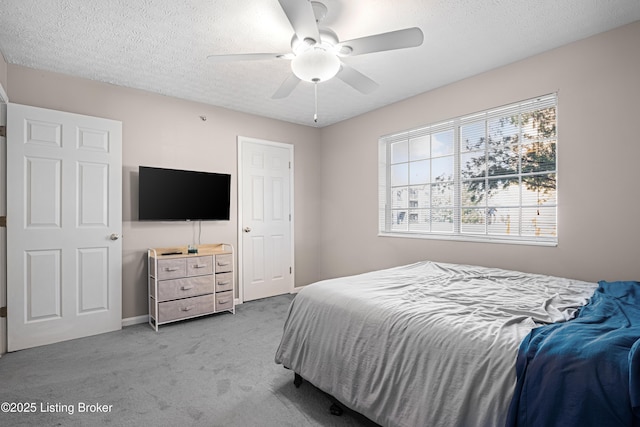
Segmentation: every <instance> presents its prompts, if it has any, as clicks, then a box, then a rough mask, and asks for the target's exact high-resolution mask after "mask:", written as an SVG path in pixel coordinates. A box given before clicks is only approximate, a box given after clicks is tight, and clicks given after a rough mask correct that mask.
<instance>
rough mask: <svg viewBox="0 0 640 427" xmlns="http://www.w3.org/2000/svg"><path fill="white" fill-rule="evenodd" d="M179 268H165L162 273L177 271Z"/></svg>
mask: <svg viewBox="0 0 640 427" xmlns="http://www.w3.org/2000/svg"><path fill="white" fill-rule="evenodd" d="M178 270H180V267H165V268H164V271H178Z"/></svg>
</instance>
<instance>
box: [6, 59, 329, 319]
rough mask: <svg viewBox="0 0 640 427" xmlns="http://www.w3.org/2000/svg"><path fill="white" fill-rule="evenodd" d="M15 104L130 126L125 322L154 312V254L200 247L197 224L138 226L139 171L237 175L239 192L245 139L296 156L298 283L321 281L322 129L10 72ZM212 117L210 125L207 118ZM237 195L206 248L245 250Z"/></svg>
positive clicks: (213, 225)
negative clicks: (150, 295) (240, 244)
mask: <svg viewBox="0 0 640 427" xmlns="http://www.w3.org/2000/svg"><path fill="white" fill-rule="evenodd" d="M8 80H9V83H10V86H9V90H8V92H9V99H11V102H14V103H18V104H27V105H33V106H37V107H44V108H50V109H55V110H61V111H68V112H72V113H79V114H85V115H91V116H98V117H105V118H110V119H115V120H120V121H122V123H123V125H122V129H123V147H122V148H123V149H122V164H123V193H122V197H123V200H122V202H123V203H122V206H123V235H124V238H123V242H122V243H123V269H122V286H123V293H122V295H123V297H122V299H123V301H122V308H123V318H129V317H134V316H139V315H144V314H147V312H148V310H147V297H146V295H147V282H146V249H147V248H148V247H162V246H173V245H185V244H188V243H192V242H195V241H197V238H198V230H197V223H195V222H194V223H185V222H180V223H175V224H174V223H155V222H139V221H137V211H138V207H137V197H138V192H137V170H138V166H139V165H146V166H158V167H170V168H183V169H194V170H204V171H212V172H222V173H230V174H231V175H232V179H231V185H232V189H235V188H236V186H237V164H236V161H237V160H236V151H237V136H238V135H242V136H249V137H254V138H259V139H264V140H270V141H277V142H283V143H290V144H293V145H294V154H295V160H294V161H295V177H294V180H295V194H294V197H295V230H294V233H295V245H296V250H295V272H296V285H297V286H301V285H305V284H308V283H310V282H313V281H315V280H317V278H318V265H319V263H318V258H319V248H318V241H319V227H318V224H319V221H320V219H319V216H318V215H319V205H318V202H319V192H320V176H319V173H320V169H319V162H318V158H319V157H320V144H319V142H320V138H319V136H320V134H319V132H318V130H317V129H315V128H311V127H306V126H299V125H294V124H290V123H285V122H281V121H277V120H271V119H267V118H263V117H257V116H252V115H248V114H243V113H238V112H234V111H230V110H227V109H223V108H217V107H212V106H208V105H204V104H199V103H195V102H189V101H183V100H179V99H175V98H170V97H165V96H161V95H156V94H151V93H148V92H144V91H139V90H133V89H127V88H123V87H119V86H113V85H109V84H105V83H98V82H93V81H89V80H85V79H79V78H74V77H69V76H64V75H61V74H56V73H51V72H45V71H38V70H33V69H29V68H25V67H21V66H15V65H11V64H10V65H9V66H8ZM201 115H204V116H206V117H207V120H206V121H202V120H201V119H200V116H201ZM236 216H237V197H236V192H235V191H232V198H231V220H230V221H228V222H203V223H202V238H201V240H202V243H213V242H231V243H233V244H234V245H235V246H236V248H237V237H238V236H237V221H236Z"/></svg>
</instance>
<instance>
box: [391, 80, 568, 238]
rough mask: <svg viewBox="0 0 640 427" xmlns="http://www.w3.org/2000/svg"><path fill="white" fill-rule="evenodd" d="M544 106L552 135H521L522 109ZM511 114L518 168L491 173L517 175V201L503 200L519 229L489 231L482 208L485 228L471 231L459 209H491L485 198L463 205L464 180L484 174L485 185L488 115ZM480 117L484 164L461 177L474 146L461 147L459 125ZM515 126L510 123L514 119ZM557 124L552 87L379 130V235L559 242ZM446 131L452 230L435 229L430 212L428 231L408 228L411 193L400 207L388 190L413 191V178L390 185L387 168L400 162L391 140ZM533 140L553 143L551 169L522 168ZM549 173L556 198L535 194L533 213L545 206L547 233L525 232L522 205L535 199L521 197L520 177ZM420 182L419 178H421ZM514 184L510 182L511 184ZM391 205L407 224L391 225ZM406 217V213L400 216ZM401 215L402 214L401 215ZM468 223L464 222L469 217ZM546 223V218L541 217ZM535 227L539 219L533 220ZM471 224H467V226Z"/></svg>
mask: <svg viewBox="0 0 640 427" xmlns="http://www.w3.org/2000/svg"><path fill="white" fill-rule="evenodd" d="M547 108H553V109H555V118H554V121H553V122H550V123H552V124H553V125H554V126H555V128H554V133H553V134H552V135H551V136H550V137H545V136H542V135H538V137H537V138H536V139H534V140H525V139H524V138H523V136H524V135H525V131H526V129H525V126H524V124H523V123H521V121H520V120H521V119H520V118H521V117H522V116H521V115H522V114H527V113H532V112H535V111H542V110H543V109H547ZM514 115H518V117H519V119H518V124H517V130H518V133H517V135H518V139H517V142H516V143H514V144H512V145H511V148H512V149H513V148H517V149H518V151H517V152H518V155H517V156H516V161H517V172H516V173H515V174H508V175H507V174H505V175H494V176H493V177H494V178H505V179H506V178H508V179H517V180H518V183H517V184H515V186H516V187H517V188H519V190H518V194H519V196H518V201H517V203H516V204H513V205H512V206H505V207H504V208H503V209H507V208H509V209H515V210H517V211H518V212H517V213H518V231H517V234H516V235H509V234H504V233H502V234H500V233H495V232H494V234H492V233H491V231H490V227H489V226H490V225H491V223H490V221H489V219H488V218H489V215H491V214H486V215H487V217H486V218H485V219H484V220H482V224H483V227H484V231H483V232H482V233H472V232H470V231H468V230H467V231H463V230H462V228H463V219H462V216H463V212H464V211H465V209H466V210H467V211H470V210H473V209H479V210H480V211H481V210H483V209H484V210H485V212H487V211H489V210H491V209H492V205H491V204H488V203H487V201H486V200H485V202H484V205H478V206H470V205H469V204H468V203H467V205H465V204H464V203H463V201H462V198H463V196H462V194H463V189H462V186H463V183H468V182H471V181H480V180H483V181H484V185H485V187H486V186H487V183H488V181H489V180H490V179H492V175H490V173H489V164H490V163H489V155H488V154H487V153H489V151H490V148H488V146H489V141H490V139H487V138H489V135H490V132H489V129H488V124H489V123H490V122H491V120H495V119H503V118H508V117H513V116H514ZM480 121H482V122H483V123H484V134H483V135H484V137H485V142H484V144H485V145H486V147H485V148H483V150H484V152H485V159H484V160H485V165H484V172H483V173H484V178H479V177H472V178H469V177H463V170H462V168H463V166H464V165H463V164H462V160H461V158H462V156H463V155H464V154H465V153H469V152H471V151H472V150H470V149H469V147H468V146H467V147H466V149H465V150H463V147H462V145H463V141H462V137H461V133H462V131H461V129H462V127H463V126H465V125H470V124H474V123H479V122H480ZM512 126H513V123H512ZM558 129H559V126H558V97H557V93H551V94H547V95H542V96H538V97H535V98H530V99H526V100H523V101H519V102H516V103H512V104H508V105H505V106H501V107H495V108H490V109H487V110H484V111H480V112H477V113H473V114H466V115H464V116H459V117H455V118H452V119H448V120H444V121H441V122H437V123H433V124H429V125H426V126H421V127H418V128H413V129H409V130H406V131H402V132H396V133H393V134H389V135H385V136H382V137H380V138H379V139H378V159H379V160H378V161H379V167H378V190H379V191H378V199H379V200H378V236H380V237H406V238H420V239H437V240H454V241H466V242H490V243H509V244H525V245H540V246H557V245H558V234H559V233H558V206H559V204H558V197H559V192H558V187H559V186H558V182H559V180H558V140H559V132H558ZM538 130H539V129H536V132H538ZM446 131H453V138H454V140H453V145H454V147H453V159H454V160H453V162H454V168H453V214H452V218H453V219H452V221H451V231H434V230H433V227H432V225H433V217H432V216H430V219H429V221H428V223H429V227H428V228H429V231H423V230H411V227H410V226H409V222H410V218H412V215H415V213H416V212H418V213H419V211H415V210H414V212H413V213H412V209H413V207H412V206H411V205H412V203H411V198H410V197H409V194H407V198H408V200H407V206H406V207H400V208H398V207H397V205H396V207H394V203H393V200H392V197H393V196H392V195H393V193H394V188H396V189H397V188H403V187H404V188H406V189H407V191H408V193H410V192H411V188H412V184H411V181H410V177H411V173H410V172H409V173H408V175H407V179H408V180H407V183H406V185H398V186H395V187H394V186H393V185H392V176H391V169H392V166H393V165H396V166H397V165H400V164H402V162H396V163H392V161H391V156H392V153H391V151H392V146H393V145H394V144H396V143H398V142H403V141H406V142H407V147H409V145H410V144H411V141H412V140H414V139H416V138H419V137H422V136H425V135H433V134H436V133H438V132H446ZM532 143H541V146H542V147H543V148H545V147H547V146H548V147H551V148H552V149H553V150H554V156H553V164H549V167H550V166H553V167H552V168H551V169H549V168H544V169H541V170H534V171H531V170H529V171H526V170H525V168H524V167H523V159H524V154H523V151H522V149H523V147H525V146H526V145H528V144H532ZM499 144H503V147H504V146H506V147H509V145H508V143H505V142H500V143H499ZM407 150H408V151H407V155H406V157H407V161H406V164H407V169H409V168H410V165H411V163H412V160H411V152H410V150H409V148H407ZM477 152H479V150H477ZM433 158H436V156H432V153H431V152H430V153H429V157H428V159H429V160H430V161H431V159H433ZM414 161H419V160H414ZM545 175H546V176H547V179H549V177H551V176H553V179H555V187H554V188H553V200H554V202H552V203H546V204H544V205H541V202H540V199H539V198H538V200H537V205H535V206H537V209H538V211H537V214H538V215H539V214H540V209H539V208H541V207H543V208H544V209H543V211H546V212H547V213H546V214H545V212H543V215H546V218H547V219H549V218H552V220H551V222H549V223H548V225H549V227H550V229H549V232H548V233H547V234H546V235H543V236H536V235H530V234H526V233H525V234H524V235H523V224H525V222H526V219H525V217H524V212H525V211H526V209H531V208H533V207H534V205H533V204H531V203H525V201H524V200H523V195H524V193H523V189H524V188H526V185H527V184H526V182H525V181H524V179H526V178H527V177H530V176H545ZM421 185H422V184H421ZM424 185H429V186H433V185H434V179H433V178H430V180H429V182H428V183H427V184H424ZM512 185H513V184H512ZM527 191H531V190H530V189H527ZM431 193H432V191H431V187H430V189H429V198H430V203H429V205H428V208H426V209H424V211H425V212H426V213H427V214H428V215H432V214H431V211H432V210H433V208H434V207H433V205H432V204H431V198H432V197H433V196H432V194H431ZM488 197H489V195H488V194H486V197H485V199H488ZM394 210H395V211H396V212H397V213H398V215H400V213H402V210H404V211H405V216H406V223H407V225H406V230H398V229H394V227H393V221H394V215H393V212H394ZM403 218H404V216H403ZM403 220H404V219H403ZM467 225H468V223H467ZM545 225H547V223H545ZM536 227H537V225H536ZM469 229H470V227H469Z"/></svg>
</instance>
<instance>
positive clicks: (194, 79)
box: [0, 0, 640, 127]
mask: <svg viewBox="0 0 640 427" xmlns="http://www.w3.org/2000/svg"><path fill="white" fill-rule="evenodd" d="M300 1H307V0H300ZM323 3H324V4H325V5H326V6H327V7H328V9H329V12H328V15H327V17H326V18H325V20H324V21H323V24H324V25H326V26H328V27H330V28H331V29H333V30H334V31H335V32H336V33H337V34H338V37H339V39H340V40H349V39H353V38H359V37H363V36H367V35H371V34H378V33H382V32H387V31H393V30H397V29H402V28H406V27H413V26H418V27H420V28H421V29H422V31H423V32H424V35H425V41H424V44H423V45H422V46H420V47H417V48H409V49H403V50H396V51H389V52H379V53H372V54H368V55H361V56H355V57H351V58H345V59H344V62H346V63H348V64H349V65H351V66H352V67H354V68H356V69H357V70H359V71H360V72H362V73H364V74H365V75H367V76H368V77H370V78H372V79H373V80H375V81H376V82H377V83H379V84H380V87H379V88H378V89H377V90H376V91H375V92H374V93H372V94H370V95H363V94H361V93H359V92H357V91H355V90H354V89H353V88H351V87H349V86H347V85H346V84H345V83H343V82H342V81H341V80H339V79H332V80H330V81H328V82H324V83H321V84H320V85H319V86H318V109H319V120H318V123H314V122H313V110H314V95H313V85H312V84H310V83H304V82H301V83H300V84H299V85H298V87H297V88H296V89H295V90H294V91H293V93H292V94H291V95H290V96H289V97H287V98H285V99H279V100H273V99H271V95H272V94H273V93H274V92H275V91H276V89H277V88H278V87H279V86H280V84H281V83H282V81H283V80H284V79H285V78H286V77H287V76H288V75H289V73H290V66H289V61H287V60H268V61H252V62H234V63H222V64H213V63H211V62H208V61H207V56H208V55H212V54H227V53H253V52H283V53H286V52H289V51H290V41H291V36H292V35H293V30H292V28H291V25H290V24H289V21H288V20H287V18H286V16H285V14H284V12H283V11H282V9H281V8H280V5H279V3H278V1H277V0H260V1H258V0H181V1H178V0H100V1H98V0H47V1H42V0H0V50H1V51H2V53H3V55H4V57H5V59H6V61H7V62H8V63H11V64H18V65H24V66H27V67H31V68H36V69H42V70H49V71H55V72H59V73H64V74H69V75H73V76H79V77H84V78H88V79H92V80H98V81H102V82H108V83H113V84H116V85H120V86H126V87H132V88H138V89H144V90H147V91H151V92H156V93H161V94H164V95H169V96H174V97H178V98H183V99H188V100H193V101H198V102H203V103H206V104H212V105H217V106H222V107H226V108H229V109H233V110H238V111H244V112H247V113H253V114H258V115H262V116H266V117H272V118H275V119H281V120H285V121H289V122H293V123H300V124H305V125H309V126H320V127H321V126H326V125H329V124H333V123H336V122H339V121H341V120H345V119H348V118H351V117H354V116H357V115H359V114H362V113H365V112H367V111H370V110H373V109H376V108H380V107H382V106H384V105H388V104H390V103H393V102H396V101H399V100H402V99H405V98H408V97H410V96H413V95H416V94H419V93H422V92H425V91H428V90H430V89H433V88H436V87H439V86H442V85H445V84H448V83H451V82H454V81H457V80H460V79H463V78H465V77H469V76H472V75H475V74H478V73H481V72H483V71H486V70H489V69H492V68H495V67H498V66H501V65H504V64H508V63H511V62H514V61H517V60H519V59H522V58H525V57H528V56H531V55H534V54H536V53H540V52H543V51H546V50H549V49H552V48H555V47H557V46H561V45H564V44H567V43H570V42H572V41H575V40H579V39H582V38H585V37H588V36H590V35H593V34H597V33H600V32H602V31H606V30H609V29H612V28H615V27H619V26H621V25H624V24H627V23H630V22H633V21H637V20H640V0H535V1H531V0H402V1H392V0H323Z"/></svg>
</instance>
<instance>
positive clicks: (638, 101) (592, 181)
mask: <svg viewBox="0 0 640 427" xmlns="http://www.w3.org/2000/svg"><path fill="white" fill-rule="evenodd" d="M638 41H640V22H636V23H633V24H630V25H627V26H624V27H621V28H619V29H616V30H613V31H609V32H606V33H603V34H600V35H597V36H594V37H591V38H588V39H585V40H582V41H579V42H576V43H573V44H570V45H567V46H564V47H561V48H559V49H555V50H553V51H549V52H546V53H543V54H541V55H537V56H534V57H531V58H529V59H526V60H523V61H519V62H517V63H514V64H511V65H508V66H505V67H501V68H499V69H496V70H492V71H489V72H486V73H483V74H480V75H477V76H475V77H472V78H469V79H466V80H463V81H460V82H457V83H454V84H451V85H448V86H445V87H442V88H439V89H437V90H433V91H431V92H428V93H425V94H422V95H419V96H416V97H414V98H411V99H408V100H405V101H403V102H399V103H397V104H394V105H391V106H388V107H385V108H381V109H379V110H377V111H373V112H371V113H368V114H364V115H362V116H360V117H357V118H354V119H351V120H347V121H345V122H342V123H339V124H336V125H334V126H331V127H327V128H323V129H322V147H323V149H322V156H323V157H322V177H323V184H322V204H321V205H322V214H321V218H322V221H323V222H322V230H323V233H322V236H323V238H322V245H321V248H322V251H321V253H322V258H321V259H322V262H321V272H322V274H323V276H324V277H334V276H341V275H346V274H353V273H358V272H362V271H368V270H372V269H376V268H380V267H386V266H393V265H399V264H404V263H409V262H413V261H417V260H424V259H429V260H435V261H443V262H456V263H469V264H480V265H487V266H497V267H502V268H509V269H516V270H523V271H530V272H538V273H546V274H551V275H558V276H566V277H572V278H579V279H586V280H591V281H595V280H599V279H607V280H615V279H627V280H629V279H635V280H640V262H638V242H639V241H640V220H639V219H640V198H639V197H638V195H639V194H640V193H639V191H638V183H639V182H640V140H639V138H638V130H637V122H638V119H640V77H639V76H640V49H639V48H638V46H639V45H638ZM556 91H557V92H558V131H559V142H558V170H559V171H558V188H559V202H558V203H559V208H558V223H559V225H558V233H559V237H558V238H559V244H558V246H557V247H539V246H521V245H506V244H494V243H465V242H453V241H442V240H424V239H406V238H405V239H402V238H391V237H378V236H377V226H378V188H377V182H378V181H377V178H378V177H377V173H378V158H377V141H378V138H379V137H380V136H381V135H385V134H390V133H393V132H397V131H402V130H406V129H410V128H413V127H417V126H419V125H425V124H429V123H434V122H438V121H440V120H444V119H448V118H452V117H456V116H460V115H464V114H469V113H472V112H476V111H479V110H483V109H488V108H492V107H496V106H500V105H504V104H508V103H511V102H515V101H519V100H523V99H528V98H533V97H535V96H538V95H543V94H547V93H551V92H556Z"/></svg>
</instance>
